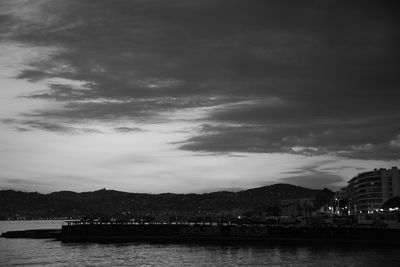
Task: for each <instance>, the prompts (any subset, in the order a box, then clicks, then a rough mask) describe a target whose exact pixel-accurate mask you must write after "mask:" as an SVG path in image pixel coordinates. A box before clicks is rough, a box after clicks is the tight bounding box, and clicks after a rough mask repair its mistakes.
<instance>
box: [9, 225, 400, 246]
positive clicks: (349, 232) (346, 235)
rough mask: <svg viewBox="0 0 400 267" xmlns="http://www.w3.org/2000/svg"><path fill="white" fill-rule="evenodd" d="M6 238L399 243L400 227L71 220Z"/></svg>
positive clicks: (97, 240) (83, 240)
mask: <svg viewBox="0 0 400 267" xmlns="http://www.w3.org/2000/svg"><path fill="white" fill-rule="evenodd" d="M2 237H5V238H51V239H57V240H61V241H63V242H141V241H145V242H203V241H204V242H208V241H211V242H215V241H223V242H235V241H240V242H263V243H276V242H280V243H303V244H306V243H319V244H324V243H332V242H334V243H363V244H378V245H379V244H395V245H400V229H388V228H381V227H368V226H360V225H357V226H326V225H325V226H324V225H314V226H302V227H299V226H282V225H237V224H217V223H214V224H212V223H209V224H189V223H150V224H149V223H147V224H144V223H136V222H130V221H124V222H98V221H95V222H85V221H70V222H67V223H66V224H65V225H63V226H62V229H59V230H54V229H49V230H45V229H39V230H25V231H9V232H6V233H3V234H2Z"/></svg>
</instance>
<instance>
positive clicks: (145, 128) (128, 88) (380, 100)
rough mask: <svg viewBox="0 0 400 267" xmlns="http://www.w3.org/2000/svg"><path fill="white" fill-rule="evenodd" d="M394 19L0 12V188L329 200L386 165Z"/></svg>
mask: <svg viewBox="0 0 400 267" xmlns="http://www.w3.org/2000/svg"><path fill="white" fill-rule="evenodd" d="M398 12H399V10H398V8H397V6H396V1H329V0H316V1H288V0H285V1H263V0H252V1H244V0H240V1H239V0H201V1H200V0H169V1H161V0H113V1H110V0H85V1H82V0H68V1H65V0H0V189H15V190H23V191H38V192H43V193H48V192H53V191H60V190H72V191H76V192H82V191H92V190H98V189H101V188H107V189H114V190H122V191H128V192H147V193H161V192H175V193H189V192H195V193H199V192H211V191H219V190H229V191H236V190H242V189H248V188H254V187H259V186H264V185H270V184H274V183H290V184H295V185H300V186H304V187H308V188H324V187H327V188H330V189H332V190H337V189H338V188H340V187H342V186H345V185H346V184H347V181H348V180H349V179H351V178H352V177H353V176H355V175H357V173H359V172H363V171H368V170H372V169H374V168H388V167H392V166H398V167H400V123H399V122H400V98H399V97H400V90H399V85H400V82H399V79H400V60H399V59H400V55H399V53H400V52H399V47H400V29H399V26H398V25H400V23H399V21H398V20H399V19H398Z"/></svg>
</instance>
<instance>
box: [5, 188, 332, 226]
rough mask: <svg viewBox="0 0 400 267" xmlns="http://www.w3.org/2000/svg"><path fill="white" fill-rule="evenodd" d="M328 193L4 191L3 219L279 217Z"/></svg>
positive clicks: (321, 200)
mask: <svg viewBox="0 0 400 267" xmlns="http://www.w3.org/2000/svg"><path fill="white" fill-rule="evenodd" d="M332 195H333V192H332V191H330V190H329V189H326V188H325V189H322V190H316V189H308V188H303V187H300V186H294V185H289V184H274V185H270V186H263V187H259V188H253V189H249V190H243V191H239V192H228V191H219V192H213V193H203V194H174V193H163V194H144V193H128V192H121V191H114V190H105V189H101V190H98V191H93V192H82V193H76V192H72V191H60V192H54V193H49V194H41V193H37V192H20V191H14V190H2V191H0V219H17V218H24V219H38V218H56V217H67V218H110V217H113V218H125V219H126V218H130V219H131V218H136V217H144V216H152V217H155V218H171V217H176V218H178V217H182V216H237V215H238V214H244V215H249V216H250V215H251V214H257V213H260V214H261V213H262V214H267V215H271V216H273V215H279V214H280V212H281V211H280V202H281V201H282V200H285V199H295V198H314V199H315V203H316V205H315V209H317V208H319V207H321V206H322V205H324V204H326V203H327V202H328V201H329V200H330V199H331V197H332Z"/></svg>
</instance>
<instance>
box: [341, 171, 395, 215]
mask: <svg viewBox="0 0 400 267" xmlns="http://www.w3.org/2000/svg"><path fill="white" fill-rule="evenodd" d="M396 196H400V171H399V169H398V168H397V167H392V168H391V169H375V170H373V171H369V172H363V173H359V174H358V175H357V176H356V177H354V178H352V179H351V180H350V181H349V185H348V197H349V211H350V213H351V214H356V213H368V212H373V211H376V210H379V209H380V208H381V205H382V204H383V203H384V202H385V201H386V200H388V199H390V198H393V197H396Z"/></svg>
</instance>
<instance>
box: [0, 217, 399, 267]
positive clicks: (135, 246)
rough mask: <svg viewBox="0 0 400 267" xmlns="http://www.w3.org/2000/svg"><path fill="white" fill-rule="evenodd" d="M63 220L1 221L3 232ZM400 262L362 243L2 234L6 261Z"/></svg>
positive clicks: (391, 252) (394, 254)
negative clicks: (74, 239) (87, 239)
mask: <svg viewBox="0 0 400 267" xmlns="http://www.w3.org/2000/svg"><path fill="white" fill-rule="evenodd" d="M61 224H62V221H0V233H2V232H5V231H11V230H24V229H40V228H41V229H51V228H54V229H56V228H60V227H61ZM16 265H25V266H26V265H28V266H400V248H395V247H386V248H379V247H376V248H372V247H358V246H333V245H330V246H282V245H279V246H278V245H237V244H235V245H204V244H202V245H193V244H149V243H124V244H94V243H87V244H82V243H61V242H59V241H53V240H41V239H5V238H0V266H16Z"/></svg>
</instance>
